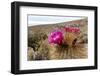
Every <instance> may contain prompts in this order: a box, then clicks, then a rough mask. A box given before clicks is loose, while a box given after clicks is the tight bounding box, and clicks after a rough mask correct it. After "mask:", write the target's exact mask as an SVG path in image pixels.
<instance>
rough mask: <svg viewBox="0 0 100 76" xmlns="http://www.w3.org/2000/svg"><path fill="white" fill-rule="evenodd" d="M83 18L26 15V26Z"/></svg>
mask: <svg viewBox="0 0 100 76" xmlns="http://www.w3.org/2000/svg"><path fill="white" fill-rule="evenodd" d="M83 18H84V17H77V16H48V15H28V26H33V25H39V24H53V23H60V22H67V21H72V20H79V19H83Z"/></svg>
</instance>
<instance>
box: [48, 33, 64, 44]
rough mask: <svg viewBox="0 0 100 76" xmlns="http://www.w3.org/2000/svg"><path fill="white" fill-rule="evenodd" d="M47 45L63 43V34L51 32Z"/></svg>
mask: <svg viewBox="0 0 100 76" xmlns="http://www.w3.org/2000/svg"><path fill="white" fill-rule="evenodd" d="M48 41H49V43H53V44H57V45H61V44H62V41H63V33H62V32H61V31H53V32H51V33H50V36H49V38H48Z"/></svg>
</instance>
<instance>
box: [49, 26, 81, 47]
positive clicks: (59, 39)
mask: <svg viewBox="0 0 100 76" xmlns="http://www.w3.org/2000/svg"><path fill="white" fill-rule="evenodd" d="M64 29H65V31H66V32H71V33H79V32H80V28H78V27H71V26H69V27H64ZM63 40H64V36H63V32H62V31H59V30H56V31H53V32H51V33H50V35H49V37H48V41H49V43H53V44H57V45H61V44H62V43H63Z"/></svg>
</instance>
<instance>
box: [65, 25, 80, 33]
mask: <svg viewBox="0 0 100 76" xmlns="http://www.w3.org/2000/svg"><path fill="white" fill-rule="evenodd" d="M65 31H66V32H72V33H79V32H80V28H78V27H71V26H67V27H65Z"/></svg>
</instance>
